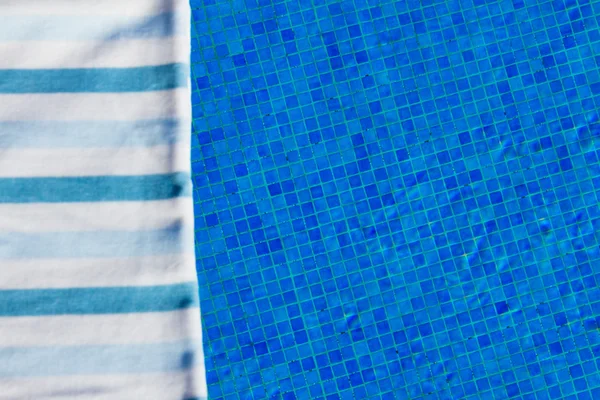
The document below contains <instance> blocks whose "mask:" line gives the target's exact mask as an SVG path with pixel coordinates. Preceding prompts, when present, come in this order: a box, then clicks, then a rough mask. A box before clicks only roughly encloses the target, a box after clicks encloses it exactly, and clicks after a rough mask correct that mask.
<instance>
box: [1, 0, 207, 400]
mask: <svg viewBox="0 0 600 400" xmlns="http://www.w3.org/2000/svg"><path fill="white" fill-rule="evenodd" d="M188 62H189V6H188V4H187V2H186V1H185V0H0V399H10V400H15V399H36V400H39V399H47V398H48V399H50V398H51V399H85V400H96V399H107V400H108V399H110V400H115V399H124V400H125V399H127V400H137V399H140V400H141V399H143V400H169V399H173V400H183V399H201V398H205V397H206V388H205V378H204V366H203V354H202V348H201V329H200V317H199V308H198V303H199V302H198V296H197V291H198V289H197V283H196V275H195V268H194V262H195V257H194V247H193V212H192V210H193V205H192V200H191V197H190V194H191V187H190V180H189V165H188V164H189V155H188V153H189V147H190V143H189V136H190V135H189V126H190V113H189V102H190V101H189V98H190V92H189V83H188V80H189V78H188Z"/></svg>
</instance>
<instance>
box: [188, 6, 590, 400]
mask: <svg viewBox="0 0 600 400" xmlns="http://www.w3.org/2000/svg"><path fill="white" fill-rule="evenodd" d="M191 5H192V9H193V21H192V29H193V33H192V36H193V43H192V54H191V57H192V82H193V88H194V92H193V95H192V96H193V97H192V102H193V137H192V142H193V150H192V169H193V181H194V184H195V191H194V201H195V215H196V249H197V257H198V262H197V269H198V277H199V283H200V297H201V306H202V318H203V329H204V349H205V355H206V369H207V379H208V388H209V396H210V398H211V399H215V400H218V399H227V400H229V399H286V400H288V399H325V400H334V399H381V400H388V399H490V398H493V399H509V398H510V399H572V400H588V399H599V398H600V374H599V371H600V357H599V356H600V331H599V326H600V289H599V288H598V282H597V279H598V280H600V267H599V265H600V263H599V261H600V260H599V258H600V247H599V244H600V234H599V233H598V232H600V230H599V228H600V208H599V194H600V174H599V172H600V164H599V157H600V142H599V140H600V117H599V108H600V68H599V67H600V2H598V1H591V0H553V1H542V0H537V1H534V0H460V1H457V0H401V1H400V0H398V1H393V0H377V1H375V0H354V1H352V0H344V1H325V2H321V3H319V2H315V1H307V0H268V1H267V0H222V1H216V0H204V1H202V0H192V2H191Z"/></svg>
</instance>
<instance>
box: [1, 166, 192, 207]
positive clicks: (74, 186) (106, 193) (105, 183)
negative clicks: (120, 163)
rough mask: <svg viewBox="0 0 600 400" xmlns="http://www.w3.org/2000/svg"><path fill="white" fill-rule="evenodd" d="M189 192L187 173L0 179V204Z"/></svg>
mask: <svg viewBox="0 0 600 400" xmlns="http://www.w3.org/2000/svg"><path fill="white" fill-rule="evenodd" d="M190 194H191V191H190V182H189V174H187V173H172V174H161V175H136V176H86V177H51V178H0V203H59V202H82V201H86V202H87V201H141V200H164V199H171V198H175V197H181V196H189V195H190Z"/></svg>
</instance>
